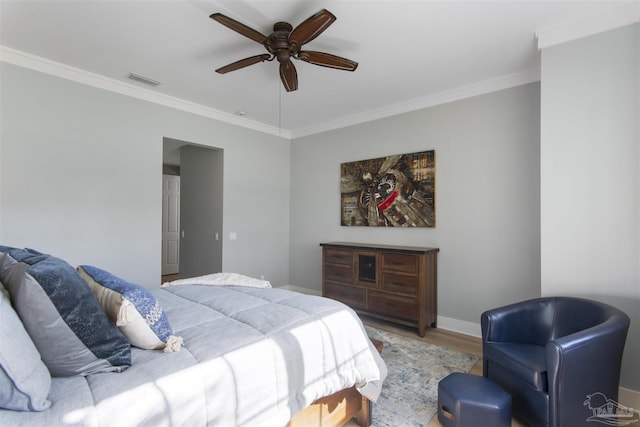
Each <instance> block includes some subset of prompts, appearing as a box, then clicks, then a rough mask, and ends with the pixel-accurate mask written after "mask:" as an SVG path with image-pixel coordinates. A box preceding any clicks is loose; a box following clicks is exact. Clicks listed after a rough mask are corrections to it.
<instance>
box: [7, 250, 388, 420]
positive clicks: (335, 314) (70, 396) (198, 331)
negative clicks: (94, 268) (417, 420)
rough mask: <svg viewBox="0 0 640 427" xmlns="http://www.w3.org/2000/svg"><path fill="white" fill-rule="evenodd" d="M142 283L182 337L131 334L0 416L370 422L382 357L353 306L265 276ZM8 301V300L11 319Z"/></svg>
mask: <svg viewBox="0 0 640 427" xmlns="http://www.w3.org/2000/svg"><path fill="white" fill-rule="evenodd" d="M0 253H1V252H0ZM38 256H42V254H40V255H38ZM17 258H18V259H12V260H11V262H9V264H11V265H10V266H9V267H8V266H7V264H8V261H7V260H8V259H9V257H7V256H3V257H2V258H0V279H2V282H4V283H5V287H7V288H10V286H8V285H7V276H8V273H7V271H8V270H12V269H13V270H15V269H16V264H17V263H21V262H22V263H23V264H24V263H25V261H24V259H23V260H22V261H20V260H19V258H20V257H19V256H18V257H17ZM23 258H28V257H26V256H25V257H23ZM39 262H42V261H39ZM47 262H51V261H50V259H48V261H47ZM27 264H28V262H27ZM34 265H38V263H36V264H33V265H31V269H32V270H33V271H31V273H32V274H33V275H35V276H37V274H36V269H34V267H33V266H34ZM56 266H57V267H58V265H57V264H56ZM10 267H11V268H10ZM57 267H55V268H57ZM65 268H66V267H65ZM66 270H69V268H66ZM29 271H30V270H29V269H27V272H29ZM74 271H75V269H74ZM68 273H69V274H70V275H73V273H71V272H70V271H68ZM29 277H31V276H29ZM79 277H81V276H79ZM9 279H10V277H9ZM66 280H68V279H66ZM74 280H76V279H75V276H74ZM80 280H82V279H80ZM80 283H85V284H84V285H82V286H85V287H86V288H87V289H91V288H90V287H89V286H87V285H86V282H84V281H83V282H78V286H81V285H80ZM58 285H59V282H58ZM20 286H21V287H22V288H20V289H23V288H26V285H25V284H24V282H23V283H22V284H21V285H20ZM34 286H35V285H34ZM35 287H36V288H37V286H35ZM13 289H14V292H13V293H12V292H11V289H9V294H10V297H11V302H12V305H13V306H14V307H15V308H16V312H19V310H18V308H19V307H18V305H19V304H16V302H18V303H19V300H15V299H14V293H15V287H14V288H13ZM82 292H84V288H82ZM89 292H91V291H89ZM147 292H149V294H150V295H151V296H152V297H153V298H154V299H155V301H156V304H157V305H158V306H160V307H162V310H163V315H164V316H165V317H164V319H165V320H166V322H168V324H170V327H171V334H172V335H171V337H173V338H176V337H179V338H180V340H181V343H182V345H181V346H180V345H178V346H177V348H174V349H173V350H177V351H170V352H167V351H163V350H161V349H156V350H151V349H142V348H138V347H136V346H129V347H128V349H129V351H130V364H129V366H126V363H124V365H125V366H124V367H122V368H113V369H112V370H111V371H109V369H107V370H106V371H105V369H103V368H101V369H102V370H103V371H102V372H90V373H81V374H77V375H65V376H52V378H51V380H50V389H49V392H48V394H47V395H46V399H48V401H49V402H50V406H48V407H46V408H45V409H43V408H42V407H41V408H39V409H38V410H31V411H29V410H8V409H0V425H12V426H13V425H25V426H101V427H103V426H119V427H121V426H164V425H166V426H225V427H227V426H252V427H253V426H258V427H259V426H265V427H267V426H269V427H271V426H291V427H295V426H309V425H342V424H344V423H345V422H346V421H348V420H349V419H350V418H352V417H354V416H355V417H356V419H357V421H358V423H359V425H361V426H368V425H369V424H370V422H371V419H370V417H371V404H370V402H371V401H374V400H375V399H376V398H377V397H378V395H379V393H380V388H381V386H382V382H383V380H384V378H385V376H386V367H385V365H384V362H383V361H382V359H381V358H380V356H379V354H378V352H377V351H376V349H375V347H374V346H373V344H372V343H371V341H370V340H369V339H368V337H367V336H366V333H365V331H364V328H363V326H362V323H361V321H360V319H359V318H358V317H357V315H356V314H355V313H354V312H353V311H352V310H351V309H349V308H348V307H347V306H345V305H343V304H341V303H339V302H336V301H333V300H329V299H326V298H322V297H315V296H310V295H303V294H300V293H296V292H291V291H287V290H283V289H274V288H270V287H264V288H258V287H250V286H237V285H211V284H209V285H203V284H201V285H199V284H190V285H189V284H187V285H180V286H167V287H162V288H156V289H153V290H150V291H147ZM0 294H2V292H0ZM87 295H91V293H89V294H85V296H84V297H83V300H90V299H91V298H90V297H89V296H87ZM94 299H95V298H94ZM96 301H99V298H98V299H96ZM92 303H93V302H92ZM76 305H77V304H76ZM7 310H8V309H7V304H5V305H4V306H3V309H2V312H1V314H2V317H3V323H4V324H5V325H6V324H9V323H8V322H4V318H5V317H6V314H7ZM105 311H108V310H105ZM141 312H142V311H141ZM29 313H31V312H29ZM18 314H22V316H20V319H22V320H23V322H22V323H23V324H25V328H26V323H28V322H24V317H25V314H24V312H23V313H20V312H19V313H18ZM96 316H97V315H96ZM107 318H108V316H107ZM68 323H69V322H68ZM2 329H5V328H4V327H3V328H2ZM29 335H31V337H32V338H33V334H32V333H29ZM4 336H6V335H3V337H4ZM34 342H35V338H34ZM5 347H6V344H5V342H2V348H3V349H2V352H4V351H5ZM36 347H37V349H38V350H41V353H42V352H43V351H45V352H46V351H48V350H46V349H44V348H45V347H44V346H43V344H42V343H37V342H36ZM165 350H166V348H165ZM43 359H44V357H43ZM3 363H4V362H3ZM116 365H117V363H111V365H110V366H116ZM90 366H92V367H93V366H96V363H95V362H92V363H91V364H90ZM49 370H51V368H49ZM118 371H120V372H118ZM5 374H6V370H5ZM0 380H1V378H0Z"/></svg>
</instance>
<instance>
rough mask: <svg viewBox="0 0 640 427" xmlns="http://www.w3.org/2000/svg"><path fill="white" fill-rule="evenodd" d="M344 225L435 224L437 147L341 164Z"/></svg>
mask: <svg viewBox="0 0 640 427" xmlns="http://www.w3.org/2000/svg"><path fill="white" fill-rule="evenodd" d="M340 175H341V180H340V197H341V200H340V201H341V203H340V209H341V211H342V212H341V214H340V217H341V219H340V222H341V225H344V226H368V227H435V226H436V201H435V193H436V192H435V189H436V155H435V150H429V151H421V152H419V153H410V154H397V155H393V156H387V157H380V158H377V159H369V160H359V161H356V162H349V163H342V164H341V165H340Z"/></svg>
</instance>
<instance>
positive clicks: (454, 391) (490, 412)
mask: <svg viewBox="0 0 640 427" xmlns="http://www.w3.org/2000/svg"><path fill="white" fill-rule="evenodd" d="M438 420H439V421H440V423H441V424H442V425H443V426H444V427H477V426H479V425H483V426H491V427H510V426H511V396H510V395H509V394H508V393H507V392H506V391H504V390H503V389H501V388H500V387H498V385H497V384H495V383H494V382H493V381H491V380H490V379H488V378H485V377H479V376H477V375H471V374H463V373H460V372H454V373H453V374H449V375H448V376H447V377H446V378H444V379H442V381H440V382H439V383H438Z"/></svg>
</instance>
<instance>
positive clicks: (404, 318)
mask: <svg viewBox="0 0 640 427" xmlns="http://www.w3.org/2000/svg"><path fill="white" fill-rule="evenodd" d="M320 246H321V247H322V295H323V296H325V297H327V298H332V299H336V300H338V301H342V302H343V303H345V304H347V305H348V306H350V307H351V308H353V309H354V310H355V311H356V312H358V313H362V314H366V315H369V316H373V317H378V318H381V319H385V320H389V321H392V322H396V323H400V324H404V325H410V326H415V327H417V328H418V334H419V335H420V336H421V337H422V336H424V334H425V330H426V327H427V326H431V327H433V328H435V327H436V316H437V288H438V286H437V284H438V258H437V257H438V252H439V249H438V248H420V247H412V246H387V245H372V244H362V243H348V242H331V243H320Z"/></svg>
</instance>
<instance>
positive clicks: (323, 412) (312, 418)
mask: <svg viewBox="0 0 640 427" xmlns="http://www.w3.org/2000/svg"><path fill="white" fill-rule="evenodd" d="M371 409H372V404H371V401H369V399H367V398H366V397H364V396H363V395H361V394H360V392H359V391H358V390H356V388H355V387H351V388H347V389H344V390H341V391H339V392H337V393H334V394H332V395H330V396H327V397H323V398H322V399H318V400H316V401H315V402H313V403H312V404H311V405H309V406H307V407H306V408H305V409H304V410H302V411H301V412H298V413H297V414H296V415H295V416H294V417H293V418H292V419H291V421H289V424H287V427H308V426H318V427H341V426H343V425H345V424H346V423H347V422H348V421H349V420H351V419H352V418H354V417H355V418H356V421H357V423H358V425H359V426H360V427H369V426H370V425H371Z"/></svg>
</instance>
